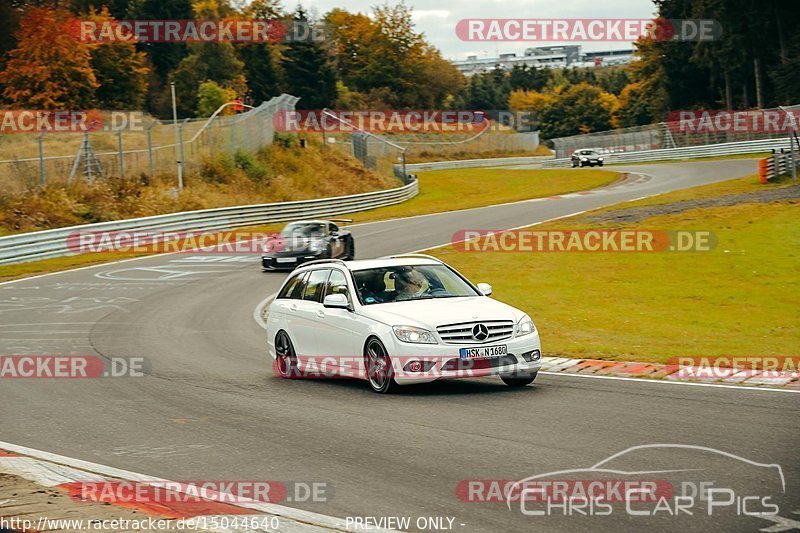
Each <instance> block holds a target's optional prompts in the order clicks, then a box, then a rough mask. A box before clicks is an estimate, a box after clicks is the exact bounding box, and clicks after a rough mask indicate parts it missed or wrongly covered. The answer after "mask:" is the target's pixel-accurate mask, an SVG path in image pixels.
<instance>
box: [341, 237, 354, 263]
mask: <svg viewBox="0 0 800 533" xmlns="http://www.w3.org/2000/svg"><path fill="white" fill-rule="evenodd" d="M346 246H347V248H346V251H345V254H344V260H345V261H352V260H353V259H355V258H356V243H355V241H354V240H353V237H350V238H349V239H347V245H346Z"/></svg>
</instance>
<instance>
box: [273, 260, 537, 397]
mask: <svg viewBox="0 0 800 533" xmlns="http://www.w3.org/2000/svg"><path fill="white" fill-rule="evenodd" d="M491 293H492V287H491V286H490V285H487V284H485V283H479V284H478V285H473V284H472V283H470V282H469V281H468V280H467V279H466V278H465V277H464V276H462V275H461V274H459V273H458V272H457V271H456V270H455V269H453V268H452V267H450V266H449V265H446V264H445V263H443V262H441V261H439V260H438V259H436V258H434V257H430V256H424V255H419V254H410V255H403V256H394V257H387V258H381V259H374V260H361V261H348V262H344V261H340V260H336V259H322V260H318V261H310V262H308V263H305V264H304V265H303V266H302V267H300V268H298V269H297V270H295V271H294V272H293V273H292V274H291V275H290V276H289V277H288V278H287V280H286V281H285V282H284V284H283V286H282V287H281V289H280V291H279V292H278V294H277V296H276V298H275V299H274V300H273V302H272V303H271V304H270V307H269V311H268V317H267V339H268V340H267V342H268V346H269V354H270V356H271V357H272V360H273V369H274V372H275V374H276V375H277V376H279V377H282V378H299V377H316V378H322V377H335V378H341V377H353V378H358V379H365V380H367V381H369V384H370V385H371V386H372V388H373V389H374V390H375V391H376V392H379V393H387V392H391V391H393V390H394V389H395V388H396V387H397V385H406V384H412V383H425V382H430V381H434V380H437V379H450V378H465V377H481V376H500V378H501V379H502V380H503V381H504V382H505V383H506V384H508V385H510V386H512V387H523V386H525V385H528V384H530V383H532V382H533V380H534V379H536V374H537V372H538V370H539V368H540V367H541V347H540V343H539V332H538V331H537V330H536V327H535V326H534V324H533V321H532V320H531V318H530V317H529V316H528V315H526V314H525V313H523V312H522V311H520V310H518V309H515V308H513V307H511V306H509V305H506V304H504V303H501V302H498V301H497V300H493V299H492V298H490V297H489V296H490V295H491Z"/></svg>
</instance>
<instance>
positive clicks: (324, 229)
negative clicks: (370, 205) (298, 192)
mask: <svg viewBox="0 0 800 533" xmlns="http://www.w3.org/2000/svg"><path fill="white" fill-rule="evenodd" d="M336 222H352V220H347V219H334V220H300V221H297V222H291V223H289V224H287V225H286V227H285V228H283V230H281V232H280V234H279V235H276V236H275V237H274V238H272V239H270V240H269V241H267V242H266V243H265V244H264V253H263V254H262V255H261V266H262V268H263V269H264V270H292V269H293V268H295V267H296V266H298V265H300V264H302V263H304V262H305V261H311V260H312V259H344V260H345V261H349V260H351V259H354V258H355V256H356V247H355V242H354V241H353V236H352V235H351V234H350V232H349V231H347V230H346V229H341V228H340V227H339V226H338V225H336Z"/></svg>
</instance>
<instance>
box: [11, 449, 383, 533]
mask: <svg viewBox="0 0 800 533" xmlns="http://www.w3.org/2000/svg"><path fill="white" fill-rule="evenodd" d="M0 449H4V450H7V451H10V452H14V453H17V454H21V455H24V456H27V457H5V458H4V459H6V460H27V461H24V462H21V463H6V464H7V465H8V466H9V470H11V469H12V468H14V465H15V464H17V466H18V467H21V468H18V469H17V471H18V472H23V473H24V472H27V474H28V475H29V476H31V477H34V476H38V478H39V479H42V480H43V482H44V483H48V484H50V485H49V486H52V483H54V482H55V481H60V482H63V479H68V480H69V479H70V478H71V476H75V477H77V479H72V481H97V477H96V474H99V475H101V476H108V477H112V478H117V479H121V480H125V481H134V482H141V483H144V484H147V483H153V484H167V483H168V484H169V486H170V487H173V486H175V487H177V486H179V485H180V484H178V483H176V482H174V481H169V480H166V479H161V478H157V477H153V476H146V475H144V474H139V473H136V472H131V471H128V470H121V469H119V468H114V467H112V466H106V465H101V464H97V463H91V462H89V461H84V460H82V459H75V458H72V457H66V456H64V455H58V454H54V453H50V452H46V451H42V450H37V449H35V448H28V447H25V446H20V445H18V444H12V443H9V442H2V441H0ZM36 459H38V460H40V461H34V460H36ZM41 461H46V462H47V463H42V462H41ZM34 462H35V463H38V465H37V466H35V467H34V466H32V465H33V464H34ZM52 463H55V464H52ZM91 474H95V476H94V477H92V476H91ZM19 475H22V474H19ZM59 476H60V477H59ZM28 479H29V478H28ZM56 484H58V483H56ZM185 490H188V489H183V490H177V489H176V492H184V491H185ZM218 494H220V495H227V496H231V495H229V494H225V493H222V492H219V493H218ZM237 506H238V507H243V508H246V509H253V510H255V511H259V512H262V513H267V514H271V515H275V516H279V517H283V518H287V519H290V520H294V521H296V522H298V524H296V525H295V528H294V529H293V530H299V529H300V528H301V527H302V526H316V527H322V528H328V529H333V530H336V531H350V530H349V529H347V528H346V527H345V520H344V519H342V518H336V517H333V516H328V515H324V514H320V513H314V512H311V511H304V510H301V509H295V508H292V507H286V506H283V505H278V504H274V503H266V502H258V501H253V502H240V503H238V504H237ZM308 529H311V528H308ZM382 531H392V530H382Z"/></svg>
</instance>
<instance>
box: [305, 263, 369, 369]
mask: <svg viewBox="0 0 800 533" xmlns="http://www.w3.org/2000/svg"><path fill="white" fill-rule="evenodd" d="M329 294H344V295H345V296H346V297H347V301H348V302H350V305H351V306H352V305H353V292H352V287H350V285H349V283H348V281H347V276H346V275H345V273H344V272H343V271H342V270H339V269H338V268H333V269H331V274H330V276H329V278H328V280H327V283H326V284H325V291H324V293H323V296H322V297H323V301H324V298H325V296H327V295H329ZM316 317H317V324H318V332H319V343H320V347H321V348H322V351H323V352H324V353H323V356H324V357H328V358H330V359H329V362H330V363H333V364H335V365H336V366H337V367H338V371H339V372H340V373H341V374H342V375H344V376H348V377H358V368H360V367H359V366H358V363H359V361H360V356H361V349H360V346H359V340H358V339H359V337H358V335H357V333H356V332H357V331H358V329H359V317H358V316H357V315H356V314H355V313H354V312H353V311H351V310H348V309H338V308H330V307H325V306H324V305H320V309H319V310H318V311H317V313H316Z"/></svg>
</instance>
